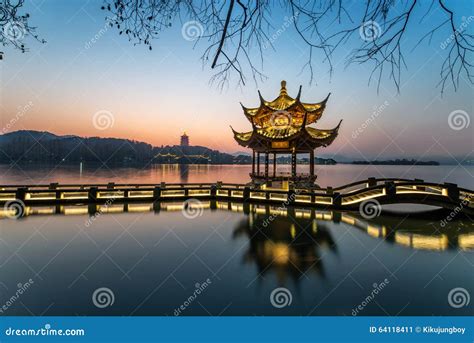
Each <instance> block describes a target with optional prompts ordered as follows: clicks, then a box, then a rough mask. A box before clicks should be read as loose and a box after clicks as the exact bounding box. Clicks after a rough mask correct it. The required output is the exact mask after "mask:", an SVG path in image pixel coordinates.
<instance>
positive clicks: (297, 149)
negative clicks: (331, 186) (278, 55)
mask: <svg viewBox="0 0 474 343" xmlns="http://www.w3.org/2000/svg"><path fill="white" fill-rule="evenodd" d="M258 94H259V97H260V106H259V107H256V108H247V107H245V106H243V105H242V108H243V110H244V114H245V116H246V117H247V119H248V120H249V121H250V123H251V124H252V131H248V132H237V131H235V130H234V129H233V128H232V127H231V128H232V131H233V133H234V138H235V140H236V141H237V143H239V144H240V145H241V146H244V147H246V148H251V149H252V150H253V158H252V173H251V174H250V176H251V178H252V181H253V183H254V184H256V185H262V184H264V185H265V186H270V185H272V186H275V184H276V183H278V182H280V183H281V184H282V186H287V185H288V184H289V185H294V186H302V187H313V186H314V182H315V180H316V175H315V174H314V150H315V149H316V148H319V147H325V146H328V145H330V144H331V143H332V142H333V141H334V139H335V138H336V137H337V134H338V130H339V126H340V125H341V122H342V120H341V121H340V122H339V124H338V125H337V126H336V127H335V128H333V129H330V130H320V129H316V128H313V127H310V125H311V124H313V123H316V122H317V121H318V120H319V119H320V118H321V116H322V114H323V111H324V109H325V107H326V102H327V100H328V98H329V95H328V96H327V97H326V99H324V100H323V101H322V102H318V103H304V102H301V100H300V96H301V86H300V89H299V92H298V95H297V96H296V98H292V97H290V96H289V95H288V93H287V91H286V81H282V82H281V89H280V94H279V96H278V97H277V98H276V99H275V100H273V101H266V100H264V99H263V97H262V95H261V94H260V91H259V92H258ZM260 154H264V155H265V158H264V166H265V167H264V168H265V169H264V172H263V173H261V171H260ZM270 154H272V155H273V171H272V173H271V174H270V173H269V155H270ZM278 154H285V155H290V156H291V173H289V174H287V175H284V174H277V171H276V169H277V166H276V159H277V155H278ZM297 154H309V157H310V159H309V166H310V172H309V174H302V173H299V174H298V173H297V172H296V165H297ZM272 182H273V184H272ZM265 186H264V187H265Z"/></svg>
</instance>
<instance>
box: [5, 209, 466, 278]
mask: <svg viewBox="0 0 474 343" xmlns="http://www.w3.org/2000/svg"><path fill="white" fill-rule="evenodd" d="M192 206H198V207H199V209H200V210H201V211H204V210H212V211H215V210H224V211H233V212H243V213H244V214H245V215H246V216H245V218H244V219H243V220H242V221H241V222H239V224H238V225H237V226H236V227H235V229H234V233H233V236H234V238H236V237H241V236H247V238H248V239H249V241H250V247H249V250H248V252H247V253H246V255H245V256H244V260H245V261H255V263H256V264H257V265H258V268H259V270H261V272H262V273H264V272H265V271H266V270H267V269H268V268H276V267H278V266H281V265H287V266H289V267H288V268H290V269H291V268H293V269H294V270H292V271H290V274H295V275H297V274H301V273H306V271H308V270H309V269H313V268H314V269H315V270H316V271H317V272H318V273H321V274H322V273H323V269H322V266H320V265H318V263H319V257H318V256H319V252H318V250H319V249H321V247H328V248H329V249H330V250H331V251H333V252H336V251H337V250H336V243H335V242H334V240H333V239H332V237H331V235H330V233H329V231H328V230H327V228H326V227H325V224H324V223H325V222H332V223H343V224H346V225H349V226H351V227H353V228H356V229H358V230H361V231H363V232H364V233H366V234H367V235H369V236H371V237H374V238H379V239H383V240H384V241H385V242H387V243H391V244H397V245H402V246H406V247H410V248H413V249H422V250H437V251H443V250H447V249H461V250H472V249H474V232H473V231H474V223H473V222H471V221H469V220H463V219H462V218H460V219H458V220H453V221H450V222H447V223H445V224H444V225H441V221H442V219H444V218H445V217H446V212H444V211H431V212H429V213H421V214H411V215H406V214H405V215H397V214H390V215H381V216H379V217H376V218H373V219H366V218H363V217H361V216H360V215H359V213H358V212H339V211H321V210H315V209H308V208H293V207H288V208H282V207H276V206H270V205H257V204H246V203H233V202H224V201H199V202H197V203H194V204H193V205H192ZM184 208H185V204H184V203H183V202H155V203H124V204H123V203H121V204H113V203H110V204H107V203H106V204H88V205H55V206H26V207H24V208H22V209H21V210H20V211H18V209H16V210H7V209H5V208H3V209H1V210H0V218H4V219H8V218H10V219H11V218H16V217H19V218H18V220H21V219H22V218H25V217H28V216H32V215H35V216H36V215H85V214H88V215H89V216H90V217H95V216H97V215H98V214H107V213H122V212H134V213H139V212H155V213H156V214H158V213H160V212H161V211H183V210H184ZM427 217H429V218H430V220H426V219H425V218H427ZM270 261H271V265H270Z"/></svg>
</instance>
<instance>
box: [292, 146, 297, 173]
mask: <svg viewBox="0 0 474 343" xmlns="http://www.w3.org/2000/svg"><path fill="white" fill-rule="evenodd" d="M291 176H292V177H295V176H296V151H295V149H293V151H292V152H291Z"/></svg>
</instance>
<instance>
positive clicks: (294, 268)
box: [233, 212, 337, 284]
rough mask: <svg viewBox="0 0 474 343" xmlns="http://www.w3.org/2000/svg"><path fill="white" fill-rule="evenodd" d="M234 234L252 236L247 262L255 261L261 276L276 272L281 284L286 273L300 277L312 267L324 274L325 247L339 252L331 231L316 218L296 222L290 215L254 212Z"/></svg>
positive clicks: (246, 254) (294, 277) (312, 269)
mask: <svg viewBox="0 0 474 343" xmlns="http://www.w3.org/2000/svg"><path fill="white" fill-rule="evenodd" d="M270 221H271V225H269V222H270ZM233 236H234V238H239V237H241V236H244V237H247V238H248V240H249V248H248V250H247V252H246V253H245V254H244V256H243V259H244V262H252V263H255V264H256V265H257V268H258V272H259V275H260V276H263V275H265V274H266V273H267V272H270V271H271V272H275V274H276V276H277V279H278V281H279V283H280V284H282V283H284V282H285V278H286V276H290V277H291V278H292V279H294V280H298V279H299V278H300V277H301V276H302V275H304V274H306V273H307V272H310V271H313V272H316V273H317V274H319V275H320V276H322V277H324V274H325V273H324V265H323V264H322V255H323V253H322V252H321V251H322V249H329V250H330V251H331V252H333V253H337V249H336V243H335V241H334V240H333V238H332V236H331V233H330V232H329V230H328V229H327V228H326V227H325V225H324V223H321V222H320V221H317V220H315V219H308V218H299V219H298V220H297V221H296V222H295V221H294V220H293V219H292V218H291V217H288V216H286V217H283V216H273V215H271V216H270V217H269V216H266V215H262V214H257V213H254V212H251V213H250V214H249V215H248V216H247V217H246V218H244V219H242V220H241V221H240V223H239V224H238V225H237V227H236V228H235V229H234V233H233Z"/></svg>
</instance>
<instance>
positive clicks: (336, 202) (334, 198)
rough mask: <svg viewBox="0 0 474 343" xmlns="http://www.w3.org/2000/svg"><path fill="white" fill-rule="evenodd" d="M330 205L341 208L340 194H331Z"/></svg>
mask: <svg viewBox="0 0 474 343" xmlns="http://www.w3.org/2000/svg"><path fill="white" fill-rule="evenodd" d="M332 205H333V206H334V207H336V208H340V207H341V206H342V197H341V193H339V192H334V193H333V194H332Z"/></svg>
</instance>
